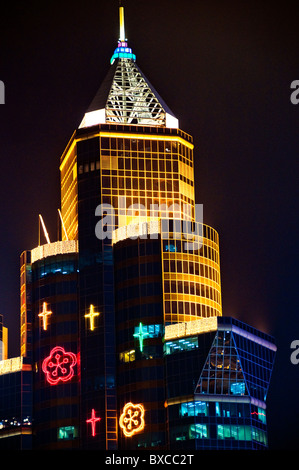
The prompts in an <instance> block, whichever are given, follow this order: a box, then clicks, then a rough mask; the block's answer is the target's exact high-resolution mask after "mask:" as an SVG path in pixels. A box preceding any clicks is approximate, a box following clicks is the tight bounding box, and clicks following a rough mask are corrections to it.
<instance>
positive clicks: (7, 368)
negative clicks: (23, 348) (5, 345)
mask: <svg viewBox="0 0 299 470" xmlns="http://www.w3.org/2000/svg"><path fill="white" fill-rule="evenodd" d="M29 367H30V366H29ZM20 370H23V357H22V356H18V357H12V358H11V359H5V360H4V361H0V375H4V374H9V373H11V372H18V371H20Z"/></svg>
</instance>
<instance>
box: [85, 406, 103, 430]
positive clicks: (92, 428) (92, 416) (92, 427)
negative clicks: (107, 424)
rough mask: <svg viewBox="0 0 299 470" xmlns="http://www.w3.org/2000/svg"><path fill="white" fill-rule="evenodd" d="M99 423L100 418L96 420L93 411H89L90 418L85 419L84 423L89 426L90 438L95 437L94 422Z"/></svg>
mask: <svg viewBox="0 0 299 470" xmlns="http://www.w3.org/2000/svg"><path fill="white" fill-rule="evenodd" d="M97 421H101V418H96V413H95V410H94V409H92V410H91V418H89V419H87V420H86V422H87V423H90V424H91V434H92V437H94V436H95V435H96V422H97Z"/></svg>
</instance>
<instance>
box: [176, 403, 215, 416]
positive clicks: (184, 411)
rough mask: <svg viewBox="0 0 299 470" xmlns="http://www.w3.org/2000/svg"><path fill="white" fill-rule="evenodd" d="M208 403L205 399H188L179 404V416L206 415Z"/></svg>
mask: <svg viewBox="0 0 299 470" xmlns="http://www.w3.org/2000/svg"><path fill="white" fill-rule="evenodd" d="M208 406H209V404H208V403H207V402H205V401H190V402H187V403H182V404H181V406H180V416H181V417H182V418H183V417H187V416H208Z"/></svg>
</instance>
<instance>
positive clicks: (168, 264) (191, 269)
mask: <svg viewBox="0 0 299 470" xmlns="http://www.w3.org/2000/svg"><path fill="white" fill-rule="evenodd" d="M182 268H183V269H182ZM163 269H164V275H165V276H166V275H167V274H169V275H170V274H171V273H176V274H177V275H178V274H183V273H184V274H188V275H189V279H191V276H192V275H194V276H201V277H204V278H206V279H211V280H212V281H214V282H216V284H218V285H219V286H220V272H219V270H217V269H214V268H212V267H211V266H207V265H205V264H202V263H192V262H189V263H188V262H187V261H183V262H182V261H174V260H173V261H164V262H163ZM165 279H167V278H166V277H165ZM170 279H171V278H170ZM167 280H168V279H167ZM192 280H193V281H197V279H196V278H193V279H192Z"/></svg>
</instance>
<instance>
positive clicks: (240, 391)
mask: <svg viewBox="0 0 299 470" xmlns="http://www.w3.org/2000/svg"><path fill="white" fill-rule="evenodd" d="M230 391H231V393H232V394H233V395H244V394H245V382H235V383H232V384H231V386H230Z"/></svg>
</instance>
